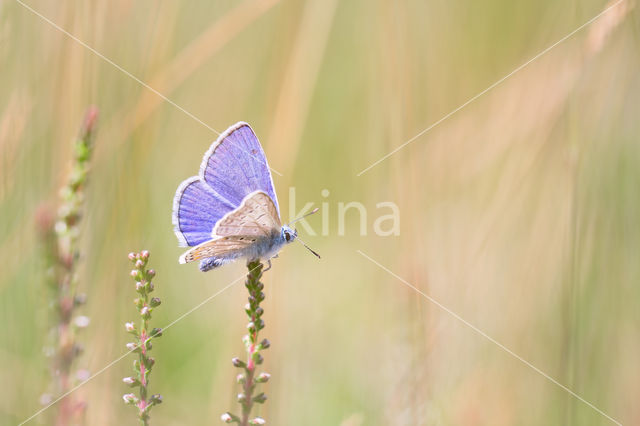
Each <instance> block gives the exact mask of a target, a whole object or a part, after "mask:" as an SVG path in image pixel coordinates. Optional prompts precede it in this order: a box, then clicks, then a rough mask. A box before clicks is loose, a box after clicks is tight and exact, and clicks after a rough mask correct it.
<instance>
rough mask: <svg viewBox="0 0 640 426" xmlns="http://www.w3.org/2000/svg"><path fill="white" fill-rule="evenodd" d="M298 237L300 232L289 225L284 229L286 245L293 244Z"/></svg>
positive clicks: (283, 236)
mask: <svg viewBox="0 0 640 426" xmlns="http://www.w3.org/2000/svg"><path fill="white" fill-rule="evenodd" d="M297 237H298V231H297V230H296V229H292V228H291V227H289V226H288V225H284V226H283V227H282V241H284V242H285V243H286V244H289V243H292V242H293V241H294V240H295V239H296V238H297Z"/></svg>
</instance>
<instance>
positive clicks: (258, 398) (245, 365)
mask: <svg viewBox="0 0 640 426" xmlns="http://www.w3.org/2000/svg"><path fill="white" fill-rule="evenodd" d="M263 267H264V266H263V265H262V263H260V261H258V260H256V261H250V262H248V263H247V269H248V270H249V272H248V273H247V280H246V282H245V287H246V288H247V290H248V291H249V299H248V300H249V303H247V304H246V305H245V312H246V314H247V316H248V317H249V323H248V324H247V330H248V331H249V333H248V334H246V335H245V336H244V337H243V338H242V341H243V343H244V346H245V349H246V352H247V360H246V361H242V360H241V359H240V358H233V359H232V360H231V362H232V363H233V366H234V367H236V368H238V369H240V370H241V371H242V372H241V373H239V374H238V376H237V378H236V380H237V382H238V384H239V385H240V387H241V390H240V392H239V393H238V396H237V400H238V402H239V403H240V407H241V414H240V415H235V414H233V413H231V412H226V413H224V414H223V415H222V416H221V419H222V421H224V422H225V423H238V424H240V425H242V426H247V425H263V424H265V423H266V422H265V420H264V419H263V418H261V417H254V418H250V417H251V410H252V408H253V406H254V404H263V403H264V402H265V401H266V400H267V396H266V395H265V393H264V392H259V393H257V391H258V389H257V387H258V385H259V384H261V383H266V382H267V381H268V380H269V378H270V377H271V376H270V375H269V373H266V372H262V373H260V374H256V373H257V371H256V370H257V366H259V365H261V364H262V362H263V360H264V358H263V357H262V354H261V352H262V351H263V350H264V349H267V348H269V346H270V343H269V341H268V340H267V339H263V340H262V341H260V342H259V341H258V339H259V337H258V336H259V333H260V330H262V329H263V328H264V321H263V320H262V315H263V314H264V310H263V309H262V307H261V306H260V303H261V302H262V301H263V300H264V298H265V295H264V293H263V291H262V290H263V289H264V284H263V283H261V282H260V278H261V277H262V268H263Z"/></svg>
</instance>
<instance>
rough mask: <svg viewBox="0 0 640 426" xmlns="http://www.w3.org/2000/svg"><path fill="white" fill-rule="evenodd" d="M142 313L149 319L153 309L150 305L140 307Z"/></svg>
mask: <svg viewBox="0 0 640 426" xmlns="http://www.w3.org/2000/svg"><path fill="white" fill-rule="evenodd" d="M140 315H141V316H142V317H143V318H145V319H149V318H150V317H151V309H150V308H149V307H148V306H143V307H142V309H140Z"/></svg>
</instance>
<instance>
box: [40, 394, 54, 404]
mask: <svg viewBox="0 0 640 426" xmlns="http://www.w3.org/2000/svg"><path fill="white" fill-rule="evenodd" d="M51 401H53V395H51V394H50V393H43V394H42V395H40V405H49V404H51Z"/></svg>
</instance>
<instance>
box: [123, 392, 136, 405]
mask: <svg viewBox="0 0 640 426" xmlns="http://www.w3.org/2000/svg"><path fill="white" fill-rule="evenodd" d="M122 399H123V400H124V402H125V404H137V403H138V398H136V396H135V395H134V394H132V393H125V394H124V395H122Z"/></svg>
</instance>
